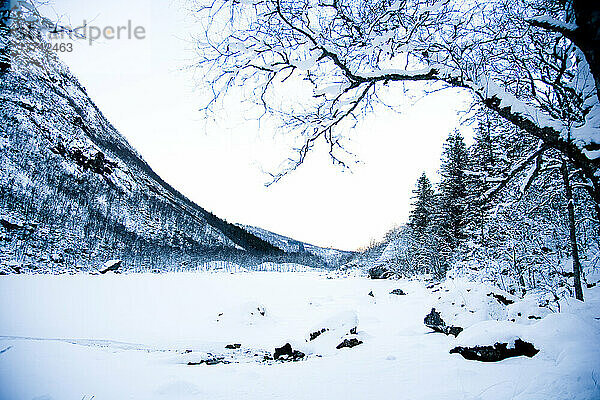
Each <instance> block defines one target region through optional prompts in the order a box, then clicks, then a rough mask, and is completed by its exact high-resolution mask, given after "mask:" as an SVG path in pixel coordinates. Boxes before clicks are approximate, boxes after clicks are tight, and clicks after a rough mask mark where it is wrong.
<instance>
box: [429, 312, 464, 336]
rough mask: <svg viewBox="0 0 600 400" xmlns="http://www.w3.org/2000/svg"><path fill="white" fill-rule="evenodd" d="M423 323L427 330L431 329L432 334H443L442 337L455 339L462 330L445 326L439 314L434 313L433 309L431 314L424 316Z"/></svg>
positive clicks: (457, 327)
mask: <svg viewBox="0 0 600 400" xmlns="http://www.w3.org/2000/svg"><path fill="white" fill-rule="evenodd" d="M423 322H424V324H425V326H427V327H428V328H429V329H433V331H434V332H439V333H443V334H444V335H453V336H454V337H456V336H458V334H459V333H461V332H462V331H463V328H461V327H460V326H451V325H446V323H445V322H444V320H443V319H442V316H441V315H440V313H439V312H437V311H435V308H432V309H431V312H430V313H429V314H427V315H426V316H425V319H424V320H423Z"/></svg>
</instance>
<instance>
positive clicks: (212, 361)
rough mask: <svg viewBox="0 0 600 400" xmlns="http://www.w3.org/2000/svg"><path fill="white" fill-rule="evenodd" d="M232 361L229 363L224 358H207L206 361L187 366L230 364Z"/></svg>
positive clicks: (193, 362) (190, 363)
mask: <svg viewBox="0 0 600 400" xmlns="http://www.w3.org/2000/svg"><path fill="white" fill-rule="evenodd" d="M230 363H231V361H227V360H225V358H224V357H211V358H207V359H206V360H200V361H190V362H188V363H187V365H202V364H205V365H217V364H230Z"/></svg>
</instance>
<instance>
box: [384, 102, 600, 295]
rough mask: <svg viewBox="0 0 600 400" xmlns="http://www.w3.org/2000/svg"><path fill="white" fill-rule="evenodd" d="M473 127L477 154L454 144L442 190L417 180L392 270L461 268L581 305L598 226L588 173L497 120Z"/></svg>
mask: <svg viewBox="0 0 600 400" xmlns="http://www.w3.org/2000/svg"><path fill="white" fill-rule="evenodd" d="M475 119H476V129H475V137H474V141H473V144H472V145H470V146H467V145H466V144H465V141H464V139H463V137H462V135H461V134H460V132H458V131H455V132H452V133H451V134H450V135H449V136H448V138H447V139H446V142H445V144H444V149H443V154H442V157H441V166H440V169H439V172H438V177H437V178H438V183H437V184H433V183H432V181H431V180H430V178H429V177H428V176H427V175H426V174H425V173H423V174H422V175H421V176H420V177H419V179H418V180H417V182H416V185H415V189H414V191H413V202H412V210H411V213H410V218H409V222H408V224H406V225H405V226H402V227H400V228H398V229H396V230H395V231H394V232H392V233H390V236H392V237H393V241H394V242H395V243H396V246H397V248H398V249H399V250H398V251H396V252H395V256H394V257H393V258H392V259H388V260H386V261H385V267H386V268H387V269H388V270H391V271H393V272H394V273H397V274H413V273H431V274H433V275H434V276H437V277H443V276H445V274H446V272H447V271H448V270H449V269H450V268H451V267H453V266H457V265H462V266H464V267H468V268H470V269H473V270H476V271H478V272H479V273H480V274H484V275H485V276H486V277H487V278H489V279H491V280H494V281H495V282H496V283H498V284H499V285H500V286H502V287H504V288H505V289H506V290H508V291H511V292H513V293H519V294H523V295H524V294H525V293H527V292H528V291H530V290H533V289H541V290H545V291H547V292H549V293H552V294H553V295H554V296H555V297H559V296H561V295H575V296H576V297H577V298H579V299H583V292H582V283H581V281H580V279H584V280H585V277H584V276H582V266H583V267H585V266H589V267H593V266H595V265H596V263H597V262H598V255H599V253H598V238H599V234H598V229H599V224H598V214H597V206H596V204H595V203H594V202H593V201H592V199H591V198H590V196H589V194H588V191H587V190H586V186H585V185H586V183H585V179H584V178H583V176H582V175H581V171H580V170H577V169H575V168H574V167H573V166H572V165H571V164H570V163H569V162H568V161H567V160H566V159H565V157H564V156H562V155H561V154H559V153H558V152H557V151H555V150H552V149H549V148H548V147H547V146H545V145H544V144H543V143H542V142H541V141H540V140H539V139H536V138H534V137H532V136H530V135H528V134H526V133H525V132H523V131H520V130H518V129H516V128H514V127H513V126H512V125H508V124H507V123H505V122H503V121H502V120H500V119H499V118H498V117H496V116H495V115H493V114H491V113H490V112H486V111H485V110H481V111H479V112H478V113H477V115H476V117H475ZM584 283H585V282H584Z"/></svg>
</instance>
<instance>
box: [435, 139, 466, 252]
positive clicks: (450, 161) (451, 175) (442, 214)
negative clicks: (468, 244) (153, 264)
mask: <svg viewBox="0 0 600 400" xmlns="http://www.w3.org/2000/svg"><path fill="white" fill-rule="evenodd" d="M468 165H469V157H468V152H467V146H466V145H465V142H464V140H463V137H462V135H461V134H460V132H458V131H455V132H454V133H452V134H450V136H448V139H446V143H445V144H444V152H443V155H442V166H441V168H440V176H441V181H440V194H439V208H440V209H439V215H438V220H439V228H440V234H441V236H442V238H443V239H444V240H445V241H446V243H447V244H448V245H449V246H450V247H451V248H456V247H457V246H458V244H459V243H460V241H461V240H463V239H465V238H466V226H467V223H468V214H467V210H468V201H469V199H468V191H467V189H468V176H467V174H466V171H467V167H468Z"/></svg>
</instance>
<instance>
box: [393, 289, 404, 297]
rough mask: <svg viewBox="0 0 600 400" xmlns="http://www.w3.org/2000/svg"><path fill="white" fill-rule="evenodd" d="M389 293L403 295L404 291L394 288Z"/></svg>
mask: <svg viewBox="0 0 600 400" xmlns="http://www.w3.org/2000/svg"><path fill="white" fill-rule="evenodd" d="M390 294H395V295H397V296H404V295H406V293H404V291H403V290H402V289H394V290H392V291H391V292H390Z"/></svg>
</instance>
